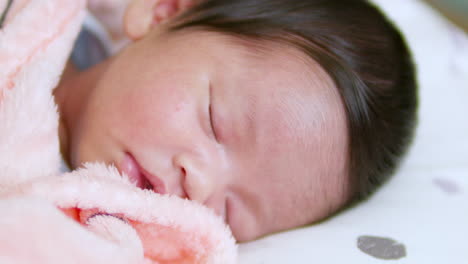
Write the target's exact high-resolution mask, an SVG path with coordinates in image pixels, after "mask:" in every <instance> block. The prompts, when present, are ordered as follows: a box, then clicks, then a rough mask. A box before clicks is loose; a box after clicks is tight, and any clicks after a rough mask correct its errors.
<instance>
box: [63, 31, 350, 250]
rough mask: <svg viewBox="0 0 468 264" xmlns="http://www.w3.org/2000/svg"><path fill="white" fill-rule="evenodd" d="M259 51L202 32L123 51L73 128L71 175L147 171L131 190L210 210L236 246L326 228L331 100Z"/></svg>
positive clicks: (335, 170) (274, 48)
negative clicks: (84, 170) (83, 170)
mask: <svg viewBox="0 0 468 264" xmlns="http://www.w3.org/2000/svg"><path fill="white" fill-rule="evenodd" d="M264 45H266V47H267V48H268V49H264V48H259V47H258V46H255V45H254V43H253V42H250V43H249V42H248V41H246V40H245V41H244V42H241V41H240V40H235V39H234V38H232V37H227V36H223V35H221V34H219V33H208V32H200V31H197V32H196V31H193V32H179V33H169V34H168V33H162V32H157V31H154V32H152V33H151V34H149V35H148V36H147V37H145V38H144V39H142V40H140V41H138V42H136V43H133V44H131V45H130V46H129V47H128V48H126V49H125V50H124V51H123V52H121V53H120V54H119V55H117V56H116V57H115V58H113V59H112V60H111V62H110V63H109V64H108V65H109V66H108V68H107V69H106V70H105V71H104V73H103V74H102V76H101V77H100V81H99V82H98V84H97V85H96V87H95V88H93V90H92V92H91V93H90V95H89V98H88V99H87V100H86V101H87V103H86V105H83V106H82V109H81V110H80V117H79V122H76V124H75V125H73V127H71V131H70V132H69V133H70V135H69V136H70V157H71V162H72V164H73V166H79V165H80V164H81V163H82V162H87V161H101V162H105V163H108V164H115V165H116V166H117V167H118V168H119V169H120V170H121V171H126V172H128V173H129V174H132V173H133V172H141V173H143V171H145V173H144V177H143V178H141V177H140V178H138V177H139V176H133V177H134V179H136V180H137V184H138V185H139V186H140V187H142V188H144V187H147V188H152V187H153V188H154V190H155V191H157V192H161V193H169V194H173V195H177V196H181V197H184V198H188V199H191V200H196V201H198V202H200V203H202V204H204V205H206V206H208V207H211V208H212V209H214V211H215V212H216V213H217V214H219V215H220V216H222V217H224V218H225V220H226V222H227V223H228V224H229V225H230V227H231V229H232V231H233V234H234V236H235V237H236V238H237V239H238V240H239V241H246V240H251V239H254V238H258V237H259V236H262V235H265V234H269V233H272V232H276V231H281V230H285V229H290V228H293V227H297V226H301V225H304V224H308V223H311V222H314V221H316V220H320V219H322V218H324V217H326V216H328V215H329V214H330V213H331V212H332V211H334V210H336V209H337V208H338V207H340V206H342V205H343V203H344V202H345V199H346V198H345V197H346V195H347V194H346V186H347V185H348V182H347V177H346V165H345V163H346V162H345V160H346V153H347V147H346V146H347V137H346V122H345V113H344V109H343V107H342V103H341V101H340V98H339V95H338V92H337V91H336V88H335V87H334V85H333V82H332V81H331V80H330V78H329V77H328V76H327V75H326V74H325V73H324V71H323V70H322V69H321V68H320V67H319V66H318V65H317V64H316V63H314V62H312V61H309V60H308V59H305V57H304V56H303V55H302V53H300V52H299V51H296V50H295V49H293V48H288V47H285V46H283V45H279V44H278V45H274V44H272V43H268V44H265V43H264ZM136 164H138V166H139V168H138V169H136V170H135V166H136ZM135 177H136V178H135Z"/></svg>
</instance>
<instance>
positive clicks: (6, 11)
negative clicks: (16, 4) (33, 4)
mask: <svg viewBox="0 0 468 264" xmlns="http://www.w3.org/2000/svg"><path fill="white" fill-rule="evenodd" d="M12 4H13V0H8V3H7V6H6V7H5V10H3V13H2V16H0V29H2V28H3V22H5V20H6V17H7V15H8V12H9V11H10V8H11V6H12Z"/></svg>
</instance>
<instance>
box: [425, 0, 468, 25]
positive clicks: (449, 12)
mask: <svg viewBox="0 0 468 264" xmlns="http://www.w3.org/2000/svg"><path fill="white" fill-rule="evenodd" d="M426 1H427V2H428V3H430V4H431V5H432V6H433V7H434V8H436V9H437V10H439V11H440V12H441V13H442V14H444V15H445V16H446V17H448V18H449V19H450V20H452V22H454V23H455V24H457V25H458V26H460V27H461V28H463V29H464V30H465V32H468V0H426Z"/></svg>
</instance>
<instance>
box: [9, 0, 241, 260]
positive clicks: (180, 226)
mask: <svg viewBox="0 0 468 264" xmlns="http://www.w3.org/2000/svg"><path fill="white" fill-rule="evenodd" d="M90 1H91V0H90ZM106 2H107V3H106ZM124 2H125V0H118V1H105V0H95V1H92V2H90V3H87V2H86V1H85V0H15V1H13V5H12V6H11V8H10V10H9V12H8V14H7V16H6V19H5V20H4V21H3V25H2V28H1V29H0V212H1V214H2V217H0V263H51V264H54V263H161V264H162V263H167V264H169V263H174V264H175V263H223V264H229V263H235V262H236V253H237V251H236V250H237V249H236V244H235V241H234V239H233V237H232V235H231V233H230V230H229V228H228V227H227V226H226V225H225V224H224V223H223V221H222V220H221V219H220V218H219V217H217V216H216V215H215V214H214V213H213V212H212V211H211V210H210V209H208V208H205V207H203V206H201V205H199V204H196V203H195V202H192V201H188V200H183V199H180V198H178V197H173V196H163V195H159V194H156V193H154V192H152V191H148V190H141V189H138V188H136V187H134V186H133V185H132V184H130V183H129V182H128V180H126V177H122V176H121V175H119V172H118V171H117V170H116V169H115V168H112V167H106V166H104V165H103V164H88V165H87V166H86V168H84V169H80V170H78V171H73V172H71V173H67V174H65V175H60V173H59V167H60V153H59V143H58V131H57V130H58V114H57V107H56V105H55V103H54V100H53V97H52V90H53V88H54V87H55V86H56V85H57V83H58V81H59V78H60V75H61V73H62V71H63V69H64V65H65V62H66V60H67V58H68V56H69V54H70V51H71V48H72V46H73V42H74V40H75V38H76V37H77V35H78V32H79V29H80V26H81V23H82V20H83V17H84V13H85V10H86V5H87V4H92V5H95V6H99V4H103V5H109V4H110V3H111V5H112V4H114V5H116V4H117V5H118V4H121V5H122V4H123V3H124ZM8 3H9V1H8V0H0V14H1V12H3V10H5V9H6V8H7V6H8Z"/></svg>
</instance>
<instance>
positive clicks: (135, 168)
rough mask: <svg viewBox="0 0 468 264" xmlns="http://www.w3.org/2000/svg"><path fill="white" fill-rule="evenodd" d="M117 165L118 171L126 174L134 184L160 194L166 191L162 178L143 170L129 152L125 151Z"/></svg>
mask: <svg viewBox="0 0 468 264" xmlns="http://www.w3.org/2000/svg"><path fill="white" fill-rule="evenodd" d="M118 167H119V170H120V173H122V174H124V175H126V176H127V177H128V179H129V180H130V182H131V183H133V184H135V185H136V186H137V187H138V188H141V189H145V190H153V191H154V192H156V193H160V194H165V193H166V190H165V186H164V183H163V182H162V180H161V179H159V178H158V177H156V176H153V175H151V174H149V173H148V172H147V171H145V170H144V169H143V168H142V167H141V166H140V165H139V164H138V161H136V160H135V158H134V157H133V156H132V155H131V154H130V153H125V156H124V158H123V160H122V161H121V162H120V164H119V166H118Z"/></svg>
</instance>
